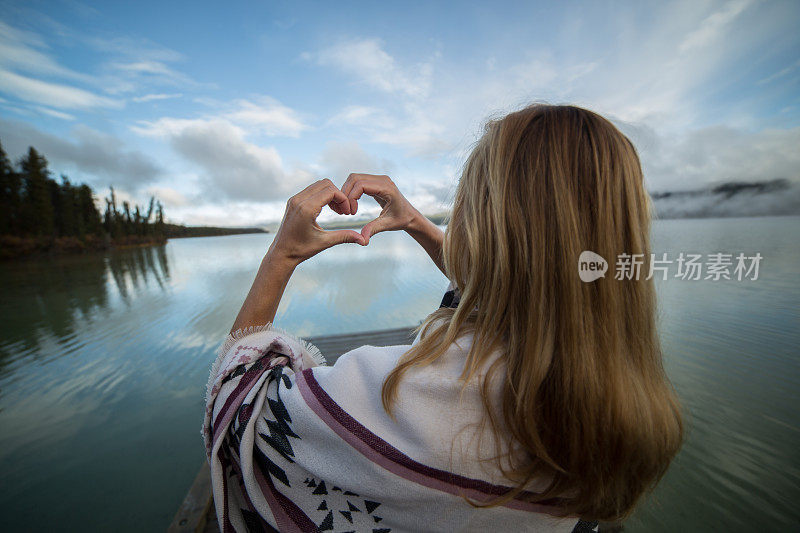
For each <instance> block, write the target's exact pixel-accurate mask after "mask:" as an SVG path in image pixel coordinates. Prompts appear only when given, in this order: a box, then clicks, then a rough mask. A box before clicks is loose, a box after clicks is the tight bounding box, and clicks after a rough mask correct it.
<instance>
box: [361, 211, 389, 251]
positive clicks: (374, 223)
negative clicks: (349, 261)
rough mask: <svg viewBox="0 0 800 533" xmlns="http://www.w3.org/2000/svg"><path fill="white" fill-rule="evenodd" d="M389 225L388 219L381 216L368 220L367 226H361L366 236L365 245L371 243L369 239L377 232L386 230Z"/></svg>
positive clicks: (363, 235)
mask: <svg viewBox="0 0 800 533" xmlns="http://www.w3.org/2000/svg"><path fill="white" fill-rule="evenodd" d="M387 227H388V221H386V220H385V219H383V218H380V217H378V218H376V219H375V220H371V221H370V222H368V223H367V225H366V226H364V227H363V228H361V236H362V237H364V245H365V246H366V245H367V244H369V239H370V238H371V237H372V236H373V235H375V234H376V233H380V232H382V231H386V229H387Z"/></svg>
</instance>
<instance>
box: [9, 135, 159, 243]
mask: <svg viewBox="0 0 800 533" xmlns="http://www.w3.org/2000/svg"><path fill="white" fill-rule="evenodd" d="M0 235H13V236H15V237H29V238H36V239H58V238H62V237H75V238H78V239H81V240H85V239H89V238H91V237H97V238H104V239H106V240H108V239H111V240H112V241H114V242H147V241H163V240H165V238H166V236H165V224H164V208H163V206H162V205H161V202H158V201H156V199H155V198H153V197H151V198H150V203H149V205H148V206H147V209H146V210H144V209H142V208H141V207H140V206H139V205H133V206H131V205H130V204H129V202H122V205H121V206H119V205H117V198H116V194H115V193H114V189H113V187H112V188H111V192H110V195H109V197H108V198H105V210H104V212H103V213H102V215H101V213H100V211H99V210H98V209H97V206H96V205H95V201H94V191H92V189H91V188H90V187H89V186H88V185H86V184H85V183H84V184H80V185H76V184H73V183H71V182H70V180H69V178H68V177H67V176H65V175H63V174H62V175H61V180H60V182H59V181H56V180H55V179H53V178H52V177H51V172H50V170H49V169H48V167H47V159H45V157H44V156H43V155H42V154H40V153H39V152H38V151H37V150H36V149H35V148H33V147H30V148H29V149H28V153H27V154H26V155H24V156H23V157H22V158H20V159H19V161H18V162H17V164H16V166H14V165H12V163H11V161H10V160H9V158H8V155H7V154H6V152H5V151H4V150H3V147H2V143H0Z"/></svg>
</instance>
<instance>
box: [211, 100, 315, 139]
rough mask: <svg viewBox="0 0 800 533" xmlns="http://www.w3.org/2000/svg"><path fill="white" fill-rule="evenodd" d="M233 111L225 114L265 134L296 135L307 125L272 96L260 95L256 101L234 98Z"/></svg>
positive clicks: (234, 120) (238, 122) (306, 127)
mask: <svg viewBox="0 0 800 533" xmlns="http://www.w3.org/2000/svg"><path fill="white" fill-rule="evenodd" d="M233 105H234V106H235V107H236V108H235V109H234V110H233V111H231V112H229V113H226V114H225V116H226V117H227V118H228V119H230V120H231V121H232V122H234V123H236V124H240V125H242V126H245V127H249V128H255V129H257V130H258V131H259V132H260V133H264V134H266V135H285V136H288V137H298V136H299V135H300V133H301V132H302V131H304V130H306V129H308V126H307V125H306V124H304V123H303V122H302V121H301V120H300V118H298V116H297V112H295V111H294V110H293V109H291V108H289V107H286V106H285V105H283V104H281V103H280V102H278V101H277V100H275V99H274V98H270V97H261V98H259V99H258V101H257V102H252V101H250V100H235V101H234V102H233Z"/></svg>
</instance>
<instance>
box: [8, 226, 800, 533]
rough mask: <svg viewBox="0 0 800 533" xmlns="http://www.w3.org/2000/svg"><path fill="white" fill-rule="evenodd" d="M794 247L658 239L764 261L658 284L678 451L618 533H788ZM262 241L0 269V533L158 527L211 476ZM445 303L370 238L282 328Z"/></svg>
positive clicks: (689, 229)
mask: <svg viewBox="0 0 800 533" xmlns="http://www.w3.org/2000/svg"><path fill="white" fill-rule="evenodd" d="M798 235H800V218H798V217H783V218H752V219H705V220H666V221H659V222H656V223H655V225H654V230H653V251H654V252H656V253H660V252H668V253H669V255H670V257H671V258H674V257H676V256H677V254H678V253H679V252H681V251H682V252H692V253H703V254H708V253H714V252H720V251H721V252H727V253H734V254H735V253H738V252H745V253H746V254H748V255H751V254H754V253H755V252H760V253H761V255H762V256H763V259H762V262H761V268H760V272H759V279H758V280H756V281H736V280H731V281H710V280H708V281H684V280H680V279H669V280H667V281H660V280H659V281H658V282H657V287H658V292H659V308H660V309H659V310H660V314H659V320H660V328H661V335H662V343H663V347H664V353H665V365H666V368H667V372H668V374H669V375H670V377H671V379H672V380H673V383H674V384H675V387H676V389H677V391H678V394H679V396H680V398H681V400H682V402H683V406H684V408H685V411H686V422H687V440H686V444H685V446H684V448H683V450H682V451H681V453H680V455H679V456H678V458H677V460H676V461H675V463H674V464H673V466H672V467H671V468H670V471H669V472H668V473H667V475H666V477H665V479H664V480H663V481H662V483H661V484H660V485H659V487H658V488H657V489H656V491H655V494H654V495H653V497H652V498H650V499H648V500H647V501H646V502H645V503H644V504H643V505H642V506H641V507H640V508H639V509H638V510H637V512H636V513H635V515H634V516H633V517H632V518H631V519H630V520H629V521H628V522H627V523H626V524H625V529H626V530H629V531H675V530H678V529H684V530H688V531H695V530H710V529H728V530H737V531H739V530H776V529H781V528H785V527H786V526H789V525H791V526H792V527H794V526H795V525H796V524H797V523H798V522H800V511H798V506H797V501H800V452H798V450H800V407H798V406H800V354H799V353H798V348H797V347H798V345H800V328H798V326H800V303H798V302H800V284H799V283H798V280H797V274H798V271H800V268H799V267H800V247H799V246H798V237H797V236H798ZM271 238H272V236H271V235H257V234H256V235H241V236H233V237H210V238H196V239H183V240H181V239H176V240H172V241H170V242H169V243H168V244H167V245H165V246H161V247H153V248H141V249H133V250H121V251H116V252H112V253H108V254H104V255H87V256H78V257H64V258H57V259H48V260H37V261H26V262H19V263H8V264H0V294H2V295H3V296H2V299H1V300H0V428H2V429H0V468H1V469H2V471H3V473H4V474H3V483H2V484H0V517H2V518H0V528H1V529H3V530H4V531H16V530H47V529H50V528H51V527H52V525H53V524H56V523H57V524H59V529H71V530H76V531H104V530H109V529H113V530H117V531H141V530H162V529H163V528H165V527H166V526H167V525H168V524H169V522H170V520H171V519H172V516H173V515H174V513H175V511H176V510H177V508H178V505H179V504H180V502H181V500H182V499H183V496H184V495H185V493H186V491H187V490H188V488H189V485H190V484H191V482H192V479H193V477H194V475H195V474H196V473H197V470H198V469H199V467H200V465H201V464H202V462H203V460H204V458H203V446H202V440H201V437H200V425H201V422H202V412H203V395H204V392H205V381H206V379H207V376H208V370H209V367H210V365H211V362H212V360H213V358H214V356H215V352H216V350H217V348H218V346H219V345H220V343H221V342H222V340H223V339H224V337H225V335H226V334H227V332H228V330H229V328H230V326H231V324H232V322H233V319H234V317H235V315H236V313H237V311H238V309H239V306H240V305H241V302H242V300H243V299H244V296H245V294H246V292H247V290H248V289H249V286H250V284H251V282H252V279H253V277H254V275H255V271H256V269H257V267H258V263H259V261H260V260H261V258H262V257H263V254H264V252H265V251H266V249H267V248H268V246H269V243H270V240H271ZM607 259H609V258H607ZM609 263H610V264H609V272H608V275H613V268H614V265H613V261H612V260H611V259H609ZM671 272H673V273H674V272H675V271H674V270H673V271H671ZM576 275H577V272H576ZM446 286H447V280H446V279H445V278H444V276H443V275H442V274H441V273H439V271H438V270H437V269H436V267H435V266H434V265H433V264H432V263H431V262H430V260H429V259H428V258H427V256H426V255H425V253H424V252H423V251H422V250H421V249H420V248H419V247H418V246H417V245H416V243H414V241H413V240H412V239H411V238H409V237H408V236H406V235H405V234H399V233H393V234H381V235H378V236H377V237H375V238H374V239H373V240H372V241H371V242H370V246H369V247H367V248H361V247H358V246H356V245H347V246H342V247H338V248H334V249H331V250H328V251H326V252H324V253H323V254H321V255H319V256H317V257H315V258H313V259H312V260H310V261H308V262H307V263H304V264H303V265H301V266H300V267H299V268H298V269H297V271H296V272H295V275H294V277H293V278H292V280H291V282H290V285H289V287H288V289H287V291H286V295H285V297H284V299H283V301H282V302H281V305H280V308H279V313H278V319H277V321H276V323H277V324H278V325H279V326H281V327H283V328H285V329H288V330H290V331H292V332H294V333H296V334H298V335H301V336H310V335H324V334H335V333H346V332H358V331H368V330H375V329H385V328H392V327H399V326H411V325H416V324H417V323H419V322H420V321H421V320H422V319H423V318H425V316H426V315H427V314H428V313H429V312H431V311H432V310H434V309H435V308H436V307H437V306H438V304H439V301H440V299H441V296H442V293H443V291H444V289H445V287H446Z"/></svg>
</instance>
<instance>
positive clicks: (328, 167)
mask: <svg viewBox="0 0 800 533" xmlns="http://www.w3.org/2000/svg"><path fill="white" fill-rule="evenodd" d="M319 164H320V166H321V167H322V169H323V174H324V175H325V176H326V177H329V178H331V179H332V180H333V181H334V183H343V182H344V180H346V179H347V176H349V175H350V174H351V173H353V172H358V173H361V174H389V175H391V174H393V171H394V168H395V165H394V163H392V162H391V161H389V160H388V159H379V158H376V157H373V156H371V155H369V154H368V153H367V152H366V151H364V149H363V148H362V147H361V145H360V144H358V143H357V142H355V141H349V142H328V143H327V144H326V145H325V149H324V150H323V151H322V154H321V156H320V160H319Z"/></svg>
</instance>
